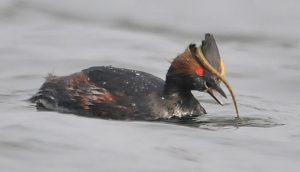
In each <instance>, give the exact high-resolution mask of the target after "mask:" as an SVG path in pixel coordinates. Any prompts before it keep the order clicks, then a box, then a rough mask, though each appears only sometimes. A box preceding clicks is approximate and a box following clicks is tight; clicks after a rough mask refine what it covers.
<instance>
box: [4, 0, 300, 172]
mask: <svg viewBox="0 0 300 172" xmlns="http://www.w3.org/2000/svg"><path fill="white" fill-rule="evenodd" d="M299 5H300V4H299V2H297V1H263V2H262V1H258V0H255V1H238V0H230V1H226V2H222V4H220V2H218V1H209V2H206V1H193V0H189V1H179V0H178V1H174V0H173V1H171V0H168V1H163V2H161V1H151V2H150V1H138V0H134V1H129V0H126V1H125V0H124V1H109V2H108V1H99V0H65V1H60V0H51V1H50V0H2V1H1V2H0V37H1V41H0V118H1V120H0V171H1V172H2V171H3V172H19V171H28V172H35V171H238V172H240V171H264V172H265V171H272V172H276V171H299V170H300V166H299V161H300V146H299V145H300V134H299V133H300V122H299V121H300V110H299V109H300V104H299V96H300V91H299V88H300V80H299V78H300V74H299V71H300V63H299V57H300V53H299V51H298V50H299V48H300V36H299V35H300V29H299V28H300V27H299V26H300V23H299V22H298V21H299V19H300V13H299V10H298V6H299ZM206 32H211V33H213V34H215V37H216V39H217V43H218V45H219V49H220V52H221V56H222V57H223V58H224V60H225V64H226V70H227V78H228V80H229V82H230V83H231V85H232V86H233V88H234V90H235V92H236V94H237V99H238V104H239V107H240V114H241V120H236V119H234V116H235V114H234V109H233V105H232V102H231V101H230V99H229V100H227V101H226V103H225V105H224V106H223V107H222V106H219V105H217V104H216V103H215V102H214V101H213V100H212V98H210V97H209V96H207V95H204V94H203V93H202V94H201V93H195V94H196V96H197V97H198V98H199V99H200V100H201V102H202V104H203V106H204V107H205V108H206V110H207V111H208V115H206V116H205V117H203V118H200V119H199V121H196V122H195V123H184V122H182V124H170V123H165V122H163V121H162V122H156V123H154V122H129V121H112V120H101V119H90V118H84V117H78V116H74V115H65V114H59V113H56V112H37V111H36V110H35V107H33V106H32V105H31V104H29V103H28V102H26V101H25V100H26V99H28V98H29V97H30V96H31V95H33V94H34V93H35V92H36V90H37V89H38V88H39V87H40V85H41V84H42V83H43V81H44V79H43V77H45V76H46V75H47V73H54V74H56V75H65V74H70V73H73V72H78V71H80V70H82V69H85V68H88V67H90V66H96V65H113V66H116V67H126V68H131V69H137V70H143V71H146V72H149V73H152V74H154V75H156V76H159V77H162V78H164V75H165V73H166V70H167V68H168V66H169V62H168V61H169V60H170V59H172V58H173V57H175V56H176V55H177V54H179V53H180V52H182V51H183V50H184V49H185V48H186V47H187V45H188V44H189V43H190V42H195V43H200V42H201V39H203V36H204V33H206Z"/></svg>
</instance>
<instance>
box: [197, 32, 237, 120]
mask: <svg viewBox="0 0 300 172" xmlns="http://www.w3.org/2000/svg"><path fill="white" fill-rule="evenodd" d="M195 58H196V60H197V61H198V63H199V64H201V65H202V67H203V68H204V69H205V70H206V72H205V80H206V87H207V88H206V90H207V93H208V94H210V95H211V96H212V97H213V98H214V99H215V100H216V101H217V102H218V103H219V104H223V103H222V101H221V100H220V99H219V98H218V97H217V94H216V93H219V94H220V95H222V96H223V97H225V98H226V94H225V93H224V91H223V90H222V89H221V87H220V86H219V84H220V82H222V83H223V84H224V85H225V86H226V87H227V89H228V90H229V92H230V94H231V97H232V100H233V103H234V107H235V111H236V116H237V118H239V111H238V107H237V103H236V99H235V95H234V93H233V90H232V88H231V86H230V85H229V83H228V82H227V80H226V79H225V70H224V69H225V68H224V64H223V61H222V59H221V57H220V54H219V50H218V47H217V44H216V41H215V39H214V37H213V36H212V35H211V34H206V35H205V40H203V41H202V45H201V46H200V47H199V48H198V47H197V48H196V50H195Z"/></svg>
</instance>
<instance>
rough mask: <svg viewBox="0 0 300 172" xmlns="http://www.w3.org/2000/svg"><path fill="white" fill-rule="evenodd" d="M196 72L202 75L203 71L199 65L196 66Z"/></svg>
mask: <svg viewBox="0 0 300 172" xmlns="http://www.w3.org/2000/svg"><path fill="white" fill-rule="evenodd" d="M196 74H197V75H198V76H204V71H203V69H202V68H201V67H198V68H197V69H196Z"/></svg>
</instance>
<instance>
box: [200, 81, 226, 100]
mask: <svg viewBox="0 0 300 172" xmlns="http://www.w3.org/2000/svg"><path fill="white" fill-rule="evenodd" d="M205 87H206V91H207V93H208V94H209V95H210V96H212V97H213V98H214V99H215V100H216V101H217V102H218V103H219V104H220V105H223V102H222V100H221V96H223V97H225V98H227V96H226V94H225V93H224V91H223V90H222V88H221V87H220V86H219V85H218V84H217V83H216V82H215V81H214V80H213V79H209V80H207V81H206V84H205ZM220 95H221V96H220Z"/></svg>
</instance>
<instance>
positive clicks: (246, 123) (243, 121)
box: [163, 115, 285, 130]
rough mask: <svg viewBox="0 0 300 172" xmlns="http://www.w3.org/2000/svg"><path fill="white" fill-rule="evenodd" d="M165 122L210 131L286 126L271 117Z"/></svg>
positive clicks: (171, 120) (174, 120) (209, 118)
mask: <svg viewBox="0 0 300 172" xmlns="http://www.w3.org/2000/svg"><path fill="white" fill-rule="evenodd" d="M163 122H166V123H172V124H176V125H184V126H189V127H197V128H202V129H208V130H218V129H224V128H240V127H260V128H270V127H276V126H281V125H285V124H284V123H280V122H277V121H276V120H275V119H272V118H270V117H241V118H235V117H232V116H230V115H228V116H227V117H225V116H222V117H220V116H208V115H207V116H203V117H199V118H181V119H178V118H177V119H175V118H174V119H170V120H164V121H163Z"/></svg>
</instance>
